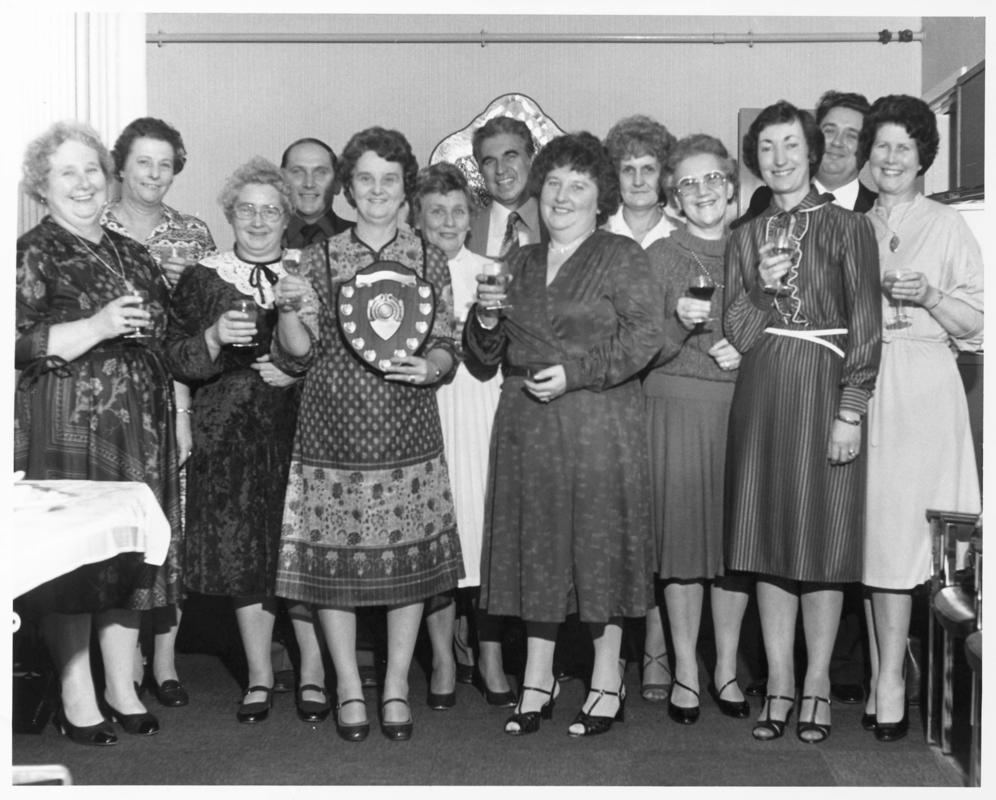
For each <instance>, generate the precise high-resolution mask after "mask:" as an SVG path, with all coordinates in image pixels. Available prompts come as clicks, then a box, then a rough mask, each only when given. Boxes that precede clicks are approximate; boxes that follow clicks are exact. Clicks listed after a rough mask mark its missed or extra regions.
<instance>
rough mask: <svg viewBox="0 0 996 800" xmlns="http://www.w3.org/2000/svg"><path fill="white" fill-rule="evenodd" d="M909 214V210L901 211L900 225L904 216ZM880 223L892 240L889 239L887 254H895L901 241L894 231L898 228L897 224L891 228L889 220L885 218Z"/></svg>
mask: <svg viewBox="0 0 996 800" xmlns="http://www.w3.org/2000/svg"><path fill="white" fill-rule="evenodd" d="M909 212H910V210H909V208H907V209H906V210H905V211H903V215H902V216H901V217H900V218H899V222H900V223H901V222H903V221H904V220H905V219H906V215H907V214H909ZM882 221H883V222H884V223H885V226H886V227H887V228H888V229H889V233H891V234H892V238H891V239H889V252H890V253H895V252H896V251H897V250H898V249H899V244H900V242H901V241H902V240H901V239H900V238H899V234H898V233H897V232H896V229H897V228H899V224H898V223H897V225H896V227H895V228H893V227H892V224H891V220H890V219H889V218H888V217H885V218H884V219H883V220H882Z"/></svg>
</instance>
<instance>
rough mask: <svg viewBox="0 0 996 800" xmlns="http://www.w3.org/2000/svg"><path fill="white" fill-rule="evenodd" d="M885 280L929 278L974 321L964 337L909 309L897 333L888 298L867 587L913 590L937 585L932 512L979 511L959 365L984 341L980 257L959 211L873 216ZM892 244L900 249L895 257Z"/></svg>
mask: <svg viewBox="0 0 996 800" xmlns="http://www.w3.org/2000/svg"><path fill="white" fill-rule="evenodd" d="M868 218H869V219H870V220H871V222H872V225H874V227H875V235H876V237H877V238H878V248H879V259H880V266H881V270H882V274H885V272H886V271H888V270H890V269H907V270H914V271H917V272H922V273H924V275H926V276H927V280H928V281H929V282H930V284H931V285H932V286H934V287H936V288H937V289H938V290H940V291H941V292H943V293H944V294H945V295H946V296H947V297H951V298H955V299H957V300H960V301H962V302H964V303H967V304H968V305H969V306H971V307H972V308H973V309H975V311H976V317H975V324H974V325H973V326H971V328H970V329H969V330H967V331H965V332H964V333H963V334H962V335H961V336H959V337H955V336H952V335H950V334H949V333H948V332H947V331H945V330H944V329H943V328H942V327H941V326H940V324H939V323H938V322H937V321H936V320H935V319H934V318H933V316H932V315H931V313H930V312H929V311H927V310H926V309H925V308H923V307H921V306H914V305H907V306H906V308H905V311H906V315H907V316H908V317H909V318H910V322H911V325H910V327H908V328H899V329H896V328H890V327H889V325H890V323H891V322H892V321H893V319H894V316H895V314H896V308H895V306H892V305H890V303H889V299H888V298H887V297H885V295H882V299H881V304H882V316H883V322H884V323H885V328H884V329H883V331H882V363H881V366H880V367H879V372H878V380H877V383H876V389H875V395H874V397H873V398H872V402H871V406H870V407H869V409H868V504H867V515H866V529H865V548H864V577H863V579H862V582H863V583H864V584H866V585H868V586H873V587H877V588H884V589H912V588H913V587H915V586H917V585H919V584H921V583H923V582H924V581H925V580H927V579H928V578H929V577H930V570H931V556H930V552H931V551H930V547H931V544H930V529H929V526H928V524H927V518H926V514H925V512H926V510H927V509H928V508H936V509H940V510H945V511H961V512H964V513H967V514H975V513H978V512H979V510H980V507H981V506H980V497H979V480H978V473H977V471H976V464H975V452H974V450H973V448H972V433H971V430H970V428H969V422H968V404H967V402H966V400H965V390H964V388H963V386H962V382H961V378H960V376H959V375H958V367H957V364H956V363H955V356H956V354H957V352H958V351H959V350H964V351H968V352H972V351H975V350H979V349H981V347H982V341H983V327H982V326H983V312H984V304H983V269H982V253H981V252H980V250H979V245H978V243H977V242H976V241H975V237H974V236H973V235H972V232H971V230H970V229H969V227H968V225H966V224H965V221H964V220H963V219H962V218H961V216H960V215H959V213H958V211H956V210H955V209H953V208H950V207H949V206H945V205H942V204H940V203H937V202H935V201H933V200H928V199H927V198H925V197H924V196H923V195H919V194H918V195H917V196H916V197H915V198H914V199H913V200H912V201H910V202H909V203H901V204H899V205H898V206H896V207H895V208H894V209H892V212H891V214H888V215H887V214H886V213H885V211H884V209H882V208H880V207H879V206H876V207H875V208H873V209H872V210H871V211H869V212H868ZM893 236H896V237H897V239H898V246H897V247H896V248H895V249H894V250H893V248H892V247H890V242H891V241H892V240H893Z"/></svg>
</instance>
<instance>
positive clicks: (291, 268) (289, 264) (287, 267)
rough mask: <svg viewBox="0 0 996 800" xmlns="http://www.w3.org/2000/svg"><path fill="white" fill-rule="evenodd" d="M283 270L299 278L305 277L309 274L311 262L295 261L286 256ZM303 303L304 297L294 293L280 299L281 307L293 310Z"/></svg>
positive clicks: (299, 307) (296, 309) (297, 309)
mask: <svg viewBox="0 0 996 800" xmlns="http://www.w3.org/2000/svg"><path fill="white" fill-rule="evenodd" d="M283 267H284V272H286V273H287V274H288V275H296V276H297V277H299V278H307V277H308V275H310V274H311V262H310V261H304V260H298V261H295V260H293V259H290V258H286V259H284V261H283ZM303 303H304V297H302V296H301V295H296V296H293V297H285V298H283V299H282V300H281V301H280V306H281V308H285V309H293V310H294V311H300V310H301V306H302V305H303Z"/></svg>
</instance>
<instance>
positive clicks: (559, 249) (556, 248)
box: [548, 228, 595, 255]
mask: <svg viewBox="0 0 996 800" xmlns="http://www.w3.org/2000/svg"><path fill="white" fill-rule="evenodd" d="M594 232H595V228H592V229H591V230H590V231H588V232H586V233H582V234H581V235H580V236H579V237H578V238H577V239H574V240H572V241H570V242H568V243H567V244H563V245H555V244H554V243H553V241H552V240H551V241H550V244H549V245H548V247H549V248H550V252H551V253H556V254H557V255H562V254H564V253H566V252H567V251H568V250H573V249H574V248H575V247H577V246H578V245H579V244H581V242H583V241H584V240H585V239H587V238H588V237H589V236H591V235H592V234H593V233H594Z"/></svg>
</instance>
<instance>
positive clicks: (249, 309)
mask: <svg viewBox="0 0 996 800" xmlns="http://www.w3.org/2000/svg"><path fill="white" fill-rule="evenodd" d="M228 309H229V311H238V312H240V313H242V314H248V315H249V319H248V320H247V322H251V323H253V324H254V325H255V324H256V320H257V316H258V307H257V306H256V301H255V300H253V299H252V298H250V297H236V298H235V299H234V300H232V302H231V303H229V304H228ZM231 346H232V347H238V348H247V347H255V346H256V337H255V336H253V337H252V339H251V340H250V341H248V342H232V345H231Z"/></svg>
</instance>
